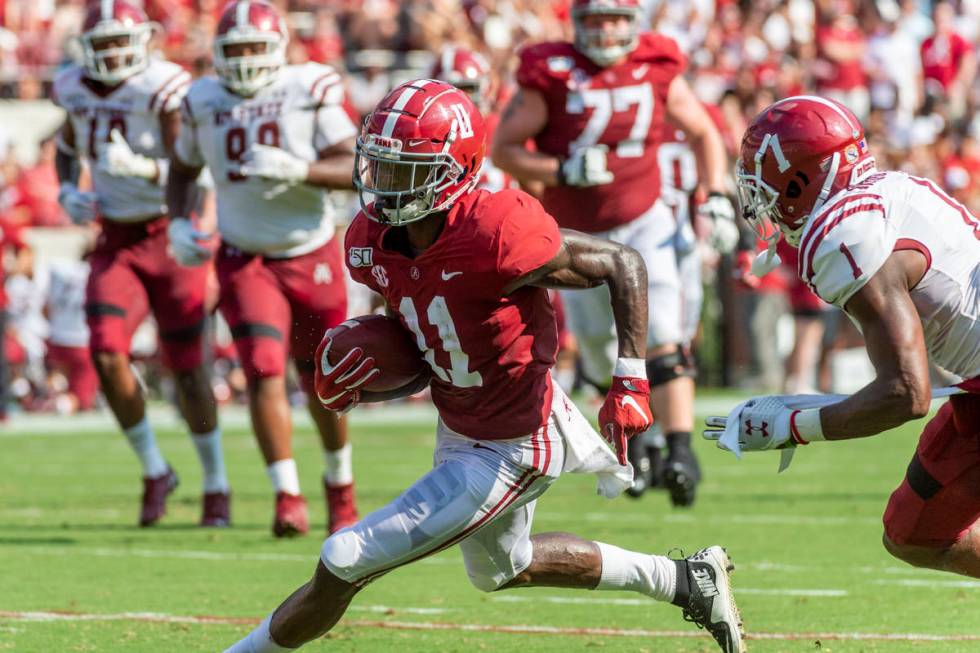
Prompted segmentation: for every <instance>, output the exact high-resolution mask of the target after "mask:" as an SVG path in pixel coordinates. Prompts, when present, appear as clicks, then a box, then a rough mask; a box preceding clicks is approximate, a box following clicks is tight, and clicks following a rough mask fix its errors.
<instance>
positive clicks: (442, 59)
mask: <svg viewBox="0 0 980 653" xmlns="http://www.w3.org/2000/svg"><path fill="white" fill-rule="evenodd" d="M429 77H431V78H432V79H441V80H442V81H444V82H449V83H450V84H452V85H453V86H455V87H456V88H458V89H459V90H461V91H463V92H464V93H468V94H469V96H470V97H471V98H472V99H473V103H474V104H476V106H477V107H479V108H480V109H481V110H482V109H485V107H486V103H487V101H488V100H489V90H490V66H489V65H488V64H487V60H486V59H484V58H483V55H481V54H480V53H479V52H473V51H472V50H467V49H466V48H457V47H455V46H448V47H446V48H443V50H442V52H441V53H440V54H439V56H438V57H437V58H436V61H435V64H433V66H432V71H431V72H430V73H429Z"/></svg>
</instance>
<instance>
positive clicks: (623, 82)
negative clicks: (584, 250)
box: [517, 33, 686, 232]
mask: <svg viewBox="0 0 980 653" xmlns="http://www.w3.org/2000/svg"><path fill="white" fill-rule="evenodd" d="M685 66H686V59H685V58H684V55H683V54H681V52H680V50H679V49H678V48H677V43H675V42H674V41H673V40H672V39H670V38H667V37H665V36H661V35H659V34H653V33H645V34H641V35H640V39H639V43H638V44H637V47H636V48H635V49H634V50H633V51H632V52H630V54H629V55H628V56H627V58H626V60H625V61H623V62H622V63H619V64H616V65H613V66H609V67H607V68H601V67H599V66H597V65H596V64H595V63H593V62H592V61H591V60H589V59H588V58H587V57H585V56H584V55H583V54H581V53H580V52H578V51H577V50H576V49H575V47H574V46H573V45H572V44H571V43H542V44H538V45H533V46H530V47H528V48H527V49H525V50H524V51H523V52H522V53H521V61H520V67H519V68H518V70H517V82H518V84H520V85H521V87H523V88H527V89H532V90H535V91H538V92H540V93H541V94H542V95H543V96H544V98H545V101H546V102H547V105H548V123H547V125H546V126H545V128H544V129H543V130H542V131H541V133H539V134H538V135H537V136H536V137H535V139H534V140H535V143H536V145H537V148H538V150H539V151H541V152H544V153H546V154H552V155H554V156H558V157H560V158H562V159H564V158H567V157H569V156H570V155H571V154H572V153H573V152H574V151H575V150H576V149H578V148H582V147H589V146H593V145H605V146H607V147H608V148H609V151H608V166H609V170H610V171H611V172H612V173H613V175H615V179H614V180H613V181H612V182H611V183H609V184H604V185H601V186H590V187H587V188H575V187H570V186H556V187H549V188H547V189H545V192H544V197H543V199H542V201H543V203H544V206H545V208H546V209H547V210H548V212H549V213H551V214H552V215H554V216H555V218H556V219H557V220H558V221H559V223H560V224H561V226H563V227H569V228H572V229H578V230H581V231H587V232H599V231H607V230H609V229H612V228H614V227H617V226H619V225H621V224H625V223H627V222H630V221H632V220H634V219H636V218H638V217H639V216H640V215H642V214H643V213H645V212H646V211H647V210H649V209H650V207H651V206H653V204H654V202H656V201H657V198H658V197H659V196H660V172H659V170H658V166H657V146H658V145H659V144H660V139H661V135H662V133H663V123H664V115H665V107H666V103H667V89H668V88H669V87H670V83H671V81H673V79H674V78H675V77H676V76H677V75H679V74H681V73H682V72H683V71H684V68H685Z"/></svg>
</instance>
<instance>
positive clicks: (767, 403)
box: [704, 395, 796, 451]
mask: <svg viewBox="0 0 980 653" xmlns="http://www.w3.org/2000/svg"><path fill="white" fill-rule="evenodd" d="M740 408H741V410H739V411H738V412H737V414H736V412H735V411H732V413H730V414H729V415H728V416H727V417H708V418H707V419H706V420H705V424H707V426H708V429H707V430H706V431H705V432H704V437H705V438H707V439H709V440H720V439H721V437H722V436H723V435H724V433H725V430H726V428H728V427H730V426H732V425H731V424H729V421H730V420H733V419H734V420H736V421H737V424H736V426H737V428H738V444H739V448H740V449H741V451H766V450H768V449H779V448H781V447H783V446H784V445H786V444H787V443H789V446H796V443H795V442H794V441H793V438H792V433H791V431H790V416H791V415H792V414H793V412H794V410H793V409H792V408H790V407H789V406H787V405H786V403H785V402H784V401H783V398H782V397H780V396H776V395H767V396H762V397H753V398H752V399H750V400H748V401H747V402H745V403H744V404H742V405H741V406H740Z"/></svg>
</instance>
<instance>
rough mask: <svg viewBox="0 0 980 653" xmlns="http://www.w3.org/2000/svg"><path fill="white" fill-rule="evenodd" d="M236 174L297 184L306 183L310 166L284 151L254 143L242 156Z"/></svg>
mask: <svg viewBox="0 0 980 653" xmlns="http://www.w3.org/2000/svg"><path fill="white" fill-rule="evenodd" d="M238 172H239V174H242V175H245V176H246V177H263V178H264V179H272V180H274V181H284V182H286V183H287V184H298V183H300V182H303V181H306V178H307V176H308V175H309V173H310V164H309V162H308V161H304V160H303V159H301V158H299V157H298V156H296V155H294V154H291V153H289V152H287V151H286V150H283V149H280V148H278V147H271V146H269V145H262V144H261V143H256V144H254V145H252V146H251V147H250V148H249V149H248V151H247V152H245V154H244V155H243V156H242V164H241V166H240V167H239V169H238Z"/></svg>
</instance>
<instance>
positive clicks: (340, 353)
mask: <svg viewBox="0 0 980 653" xmlns="http://www.w3.org/2000/svg"><path fill="white" fill-rule="evenodd" d="M327 335H329V336H330V337H332V338H333V344H332V345H330V351H329V352H327V360H328V361H329V362H330V364H331V365H336V364H337V363H339V362H340V361H341V360H343V358H344V356H345V355H346V354H347V352H349V351H350V350H351V349H353V348H354V347H360V348H361V349H362V350H363V351H364V355H365V356H370V357H372V358H374V361H375V366H376V367H377V368H378V369H379V370H381V374H380V375H379V376H377V377H376V378H375V379H374V380H373V381H371V382H370V383H368V384H367V385H365V386H364V389H365V390H367V391H368V392H387V391H390V390H397V389H399V388H403V387H405V386H406V385H408V384H409V383H411V382H412V381H414V380H415V379H417V378H418V376H419V374H421V373H422V372H423V371H424V370H425V369H426V367H427V366H426V363H425V359H424V358H423V357H422V352H421V351H419V348H418V347H417V346H416V344H415V337H414V336H413V335H412V334H411V332H410V331H408V329H406V328H405V327H403V326H402V325H401V322H399V321H398V320H396V319H394V318H390V317H386V316H384V315H361V316H360V317H354V318H351V319H349V320H347V321H346V322H342V323H341V324H338V325H337V326H335V327H334V328H332V329H330V330H329V331H328V332H327Z"/></svg>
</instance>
